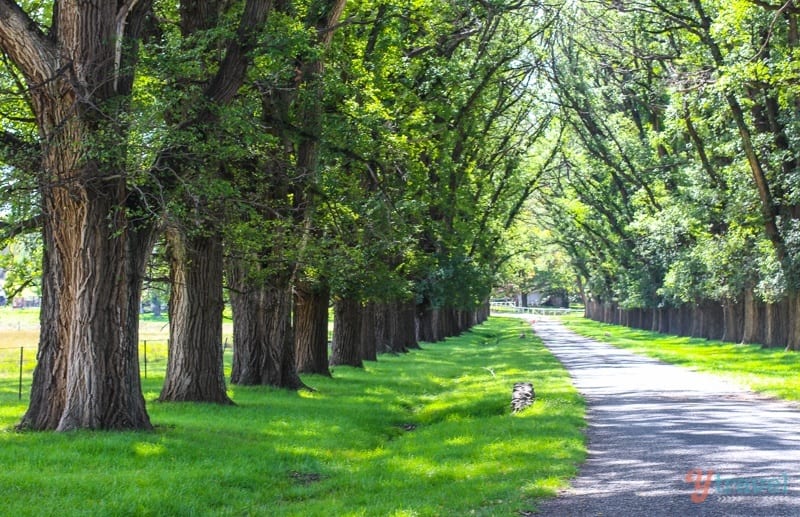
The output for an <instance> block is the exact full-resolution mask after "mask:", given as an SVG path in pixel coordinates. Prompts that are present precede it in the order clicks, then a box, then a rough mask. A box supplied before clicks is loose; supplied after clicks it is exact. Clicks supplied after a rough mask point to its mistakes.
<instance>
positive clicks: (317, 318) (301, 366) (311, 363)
mask: <svg viewBox="0 0 800 517" xmlns="http://www.w3.org/2000/svg"><path fill="white" fill-rule="evenodd" d="M329 300H330V289H329V288H328V286H327V285H322V286H309V285H307V284H304V283H299V284H298V285H297V286H295V304H294V307H295V309H294V322H295V326H294V346H295V362H296V365H297V371H298V373H316V374H319V375H327V376H330V374H331V372H330V370H329V369H328V303H329Z"/></svg>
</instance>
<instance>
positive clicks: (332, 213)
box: [0, 0, 557, 430]
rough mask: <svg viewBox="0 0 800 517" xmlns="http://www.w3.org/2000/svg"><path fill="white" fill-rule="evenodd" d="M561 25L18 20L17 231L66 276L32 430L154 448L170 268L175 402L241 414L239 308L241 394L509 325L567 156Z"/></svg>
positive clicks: (256, 15) (10, 157)
mask: <svg viewBox="0 0 800 517" xmlns="http://www.w3.org/2000/svg"><path fill="white" fill-rule="evenodd" d="M556 14H557V11H556V9H555V8H554V7H548V6H543V5H539V4H536V3H528V2H519V1H501V2H497V1H492V2H486V1H483V0H448V1H446V2H436V1H432V0H423V1H414V2H411V1H405V0H385V1H383V0H353V1H350V2H345V0H305V1H303V0H297V1H292V0H240V1H229V0H224V1H223V0H212V1H208V0H202V1H201V0H180V1H174V2H173V1H160V0H159V1H156V0H89V1H82V2H76V1H66V2H65V1H54V2H52V3H42V2H32V1H27V0H26V1H19V2H14V1H12V0H0V49H2V51H3V63H2V65H0V81H1V82H2V88H1V91H0V110H2V111H3V119H2V125H3V127H2V129H3V131H2V133H0V138H2V146H0V160H2V164H3V166H2V167H0V174H2V184H3V187H4V188H3V194H2V207H3V208H2V215H1V217H2V222H0V232H2V234H3V235H2V238H3V240H4V242H8V241H9V239H21V238H22V239H27V241H25V242H27V243H28V244H29V247H33V248H36V249H37V251H38V252H40V253H41V256H42V259H41V283H40V287H41V292H42V300H43V301H42V304H43V305H42V310H41V336H40V343H39V353H38V364H37V367H36V371H35V373H34V381H33V387H32V395H31V401H30V406H29V408H28V411H27V412H26V414H25V416H24V417H23V420H22V422H21V423H20V427H22V428H29V429H57V430H70V429H77V428H90V429H148V428H150V426H151V424H150V421H149V417H148V415H147V411H146V408H145V402H144V399H143V396H142V393H141V386H140V380H139V371H138V357H137V351H138V313H139V307H140V299H141V294H142V288H143V283H144V282H145V281H148V280H153V279H152V278H148V277H150V276H153V275H152V273H154V272H156V271H160V270H162V269H163V270H164V273H156V276H159V275H161V276H166V277H168V281H169V285H170V293H171V294H170V302H169V312H170V349H169V359H168V366H167V375H166V379H165V383H164V386H163V389H162V392H161V396H160V399H161V400H162V401H206V402H218V403H230V400H229V399H228V397H227V394H226V388H225V382H226V380H225V378H224V374H223V363H222V350H221V346H220V343H221V328H222V313H223V305H224V300H225V296H226V293H227V296H228V298H229V300H230V306H231V308H232V311H233V321H234V357H233V371H232V378H231V382H233V383H238V384H268V385H273V386H279V387H287V388H293V389H296V388H300V387H302V381H301V380H300V377H299V376H298V373H299V372H311V373H319V374H329V370H328V366H329V364H349V365H355V366H358V365H360V364H362V361H364V360H374V359H375V358H376V355H377V354H378V353H381V352H402V351H405V350H408V349H409V348H413V347H415V346H417V342H418V341H419V340H425V341H436V340H439V339H442V338H443V337H445V336H448V335H453V334H457V333H459V332H461V331H462V330H464V329H466V328H468V327H469V326H471V325H473V324H475V323H476V322H478V321H481V320H482V319H485V317H486V316H488V314H487V313H486V304H485V303H484V302H485V301H486V300H487V298H488V295H489V290H490V287H491V285H492V283H493V281H494V277H495V275H496V273H497V271H498V269H499V268H500V266H501V265H502V264H503V263H504V262H506V261H507V260H508V259H509V257H510V256H511V255H512V253H511V252H509V250H508V249H507V248H506V247H505V245H504V234H505V232H507V231H508V230H509V229H510V228H512V226H513V224H514V222H515V220H516V219H517V217H518V215H519V214H520V212H521V210H522V207H523V205H524V204H525V202H526V200H527V199H528V198H529V197H530V196H531V195H532V193H533V192H534V190H535V188H536V185H537V182H538V180H539V178H540V177H541V176H542V174H543V171H544V170H546V169H547V167H548V165H549V164H550V162H551V160H552V158H553V157H554V156H555V154H554V151H553V150H550V151H548V152H545V153H544V154H540V155H537V156H531V154H530V152H529V149H530V148H531V147H532V145H533V144H535V143H537V142H544V143H542V144H541V145H540V146H539V147H540V148H541V149H545V148H547V146H548V145H551V144H552V139H550V140H548V139H547V138H545V137H546V135H548V134H549V133H550V131H551V121H552V120H553V113H554V112H555V109H554V108H553V107H552V106H549V105H546V104H541V103H539V102H538V100H537V98H536V96H535V95H533V93H534V92H536V91H538V90H539V89H541V83H540V81H541V80H542V77H543V75H542V73H541V70H542V68H543V66H544V65H545V62H546V59H545V57H546V56H545V55H544V54H543V53H542V52H540V51H539V49H541V48H543V47H544V46H543V43H542V42H541V38H543V37H544V36H545V34H546V33H547V31H548V30H549V28H550V27H551V26H552V24H553V23H554V20H555V16H556ZM548 142H549V143H548ZM543 157H544V158H543ZM31 232H34V235H40V236H41V237H40V240H39V241H38V244H37V241H36V240H33V241H31V237H30V233H31ZM36 232H38V233H36ZM26 235H27V236H26ZM31 242H32V244H31ZM158 264H164V266H163V267H159V266H158ZM224 287H227V290H226V289H224ZM331 299H332V300H334V313H335V320H336V323H335V330H334V339H333V349H332V354H331V356H330V358H329V357H328V346H327V345H328V344H327V323H328V307H329V300H331Z"/></svg>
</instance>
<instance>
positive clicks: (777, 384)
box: [562, 315, 800, 400]
mask: <svg viewBox="0 0 800 517" xmlns="http://www.w3.org/2000/svg"><path fill="white" fill-rule="evenodd" d="M562 321H563V322H564V324H565V325H566V326H567V327H569V328H570V329H572V330H573V331H575V332H577V333H579V334H581V335H583V336H586V337H590V338H593V339H596V340H598V341H603V342H605V343H609V344H612V345H614V346H618V347H620V348H626V349H630V350H632V351H634V352H638V353H641V354H645V355H649V356H651V357H655V358H658V359H661V360H662V361H665V362H668V363H673V364H680V365H684V366H689V367H692V368H696V369H697V370H702V371H706V372H711V373H716V374H720V375H724V376H726V377H729V378H731V379H733V380H735V381H737V382H739V383H741V384H743V385H745V386H747V387H749V388H751V389H753V390H754V391H758V392H761V393H765V394H769V395H772V396H775V397H779V398H783V399H786V400H800V376H798V372H799V371H800V354H798V353H797V352H785V351H784V350H783V349H779V348H762V347H761V346H759V345H741V344H734V343H723V342H720V341H708V340H705V339H698V338H689V337H679V336H673V335H668V334H659V333H657V332H648V331H644V330H636V329H630V328H627V327H622V326H619V325H608V324H605V323H598V322H595V321H591V320H589V319H585V318H582V317H580V316H575V315H570V316H564V317H562Z"/></svg>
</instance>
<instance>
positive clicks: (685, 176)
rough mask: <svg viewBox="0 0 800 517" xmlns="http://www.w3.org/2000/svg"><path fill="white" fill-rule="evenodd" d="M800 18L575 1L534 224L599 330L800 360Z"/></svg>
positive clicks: (553, 46)
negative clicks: (725, 343)
mask: <svg viewBox="0 0 800 517" xmlns="http://www.w3.org/2000/svg"><path fill="white" fill-rule="evenodd" d="M799 13H800V4H798V3H797V2H796V1H794V0H788V1H782V0H781V1H775V2H772V1H769V0H747V1H741V2H730V1H721V0H678V1H670V2H663V1H659V0H642V1H636V2H633V1H627V0H621V1H617V2H576V3H573V4H570V5H569V6H565V8H564V9H563V10H562V11H561V14H562V15H561V16H560V17H559V18H558V21H557V27H554V30H553V32H552V34H553V37H552V38H551V39H550V42H549V43H550V45H549V55H548V59H549V64H548V66H547V67H546V70H547V75H548V78H549V84H550V92H551V94H552V98H553V102H554V103H555V104H557V105H558V106H559V115H558V118H559V120H560V121H561V123H562V124H563V127H564V131H565V133H564V136H563V139H562V145H561V146H560V148H559V152H558V156H557V159H556V166H555V169H556V170H555V171H554V172H553V173H552V174H549V175H548V177H547V178H546V179H545V180H543V181H542V188H541V189H540V190H539V191H538V192H537V193H536V199H537V200H536V202H535V203H534V204H533V207H534V208H533V210H534V211H535V213H536V214H537V217H538V221H539V224H540V225H541V226H542V227H544V228H547V229H548V231H550V232H552V233H551V237H550V239H549V242H551V243H555V244H558V245H559V246H560V247H561V248H562V249H563V250H565V251H566V252H567V253H568V254H569V256H570V261H571V264H572V266H573V267H574V268H575V270H576V271H577V273H578V277H579V279H580V280H581V283H582V285H583V287H584V288H585V292H586V296H587V304H586V314H587V316H589V317H590V318H594V319H597V320H602V321H608V322H614V323H622V324H625V325H631V326H635V327H641V328H647V329H653V330H659V331H664V332H671V333H676V334H682V335H693V336H698V337H707V338H715V339H719V338H722V339H726V340H730V341H734V342H742V341H743V342H748V343H762V344H764V345H766V346H779V347H786V348H788V349H792V350H797V349H800V188H799V187H800V168H799V167H798V165H800V88H799V85H800V81H798V79H800V77H798V74H799V73H800V69H798V66H797V63H798V52H800V31H799V30H798V14H799Z"/></svg>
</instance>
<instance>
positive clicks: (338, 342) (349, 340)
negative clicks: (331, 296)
mask: <svg viewBox="0 0 800 517" xmlns="http://www.w3.org/2000/svg"><path fill="white" fill-rule="evenodd" d="M339 365H349V366H356V367H362V366H363V363H362V361H361V302H360V301H358V300H357V299H355V298H350V297H345V298H337V299H336V300H335V301H334V302H333V345H332V350H331V366H339Z"/></svg>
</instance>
